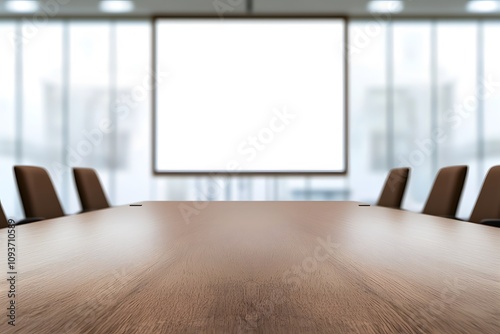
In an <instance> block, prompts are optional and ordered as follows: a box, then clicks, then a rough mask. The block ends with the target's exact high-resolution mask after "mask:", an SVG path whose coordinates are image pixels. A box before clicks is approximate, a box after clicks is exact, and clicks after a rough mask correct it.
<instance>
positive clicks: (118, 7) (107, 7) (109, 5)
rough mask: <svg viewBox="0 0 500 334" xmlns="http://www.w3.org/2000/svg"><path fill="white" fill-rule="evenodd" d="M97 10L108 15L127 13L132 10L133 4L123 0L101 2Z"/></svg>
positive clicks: (104, 0)
mask: <svg viewBox="0 0 500 334" xmlns="http://www.w3.org/2000/svg"><path fill="white" fill-rule="evenodd" d="M99 8H100V9H101V11H103V12H108V13H127V12H131V11H133V10H134V2H133V1H125V0H116V1H115V0H103V1H101V3H100V4H99Z"/></svg>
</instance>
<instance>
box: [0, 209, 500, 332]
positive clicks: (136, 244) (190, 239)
mask: <svg viewBox="0 0 500 334" xmlns="http://www.w3.org/2000/svg"><path fill="white" fill-rule="evenodd" d="M142 204H143V206H141V207H130V206H123V207H115V208H111V209H105V210H100V211H95V212H90V213H85V214H81V215H75V216H69V217H64V218H58V219H53V220H48V221H43V222H39V223H34V224H29V225H22V226H18V227H17V228H16V229H17V244H18V252H17V262H18V273H19V275H18V278H19V280H18V282H17V289H18V296H17V325H16V327H15V332H17V333H40V334H42V333H464V334H471V333H492V334H498V333H500V229H497V228H494V227H488V226H482V225H478V224H472V223H466V222H459V221H454V220H450V219H444V218H438V217H433V216H427V215H421V214H415V213H411V212H405V211H399V210H394V209H388V208H382V207H373V206H371V207H360V206H358V203H355V202H209V203H194V202H144V203H142ZM187 208H191V210H192V211H191V213H192V215H191V216H190V219H189V220H186V219H184V217H183V215H182V214H181V212H182V210H186V209H187ZM181 209H182V210H181ZM6 240H7V233H6V229H2V230H0V241H1V253H0V260H1V267H2V268H6V267H7V266H6V262H7V260H6V251H5V249H6V246H5V244H6ZM3 271H4V272H6V271H7V270H6V269H5V270H3ZM0 287H1V294H0V306H1V308H2V309H4V310H5V307H6V306H7V302H8V300H7V296H6V293H5V292H6V290H7V282H6V280H1V283H0ZM4 306H5V307H4ZM4 312H5V311H4ZM1 319H2V320H1V323H0V332H1V333H10V332H14V331H13V329H12V328H11V327H10V326H7V321H6V317H5V316H2V318H1Z"/></svg>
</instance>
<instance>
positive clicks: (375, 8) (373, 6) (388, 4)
mask: <svg viewBox="0 0 500 334" xmlns="http://www.w3.org/2000/svg"><path fill="white" fill-rule="evenodd" d="M403 8H404V4H403V1H380V0H373V1H370V2H369V3H368V11H370V12H372V13H399V12H401V11H403Z"/></svg>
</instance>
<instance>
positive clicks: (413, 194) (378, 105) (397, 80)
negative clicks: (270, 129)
mask: <svg viewBox="0 0 500 334" xmlns="http://www.w3.org/2000/svg"><path fill="white" fill-rule="evenodd" d="M26 25H29V23H26V22H21V21H16V20H10V21H8V20H3V21H0V119H2V129H1V131H0V200H1V201H2V204H3V206H4V209H5V211H6V212H7V215H8V216H10V217H15V218H21V217H22V216H23V214H22V209H21V205H20V200H19V198H18V194H17V189H16V188H17V187H16V185H15V182H14V178H13V173H12V166H13V165H15V164H34V165H40V166H43V167H45V168H47V169H48V170H49V173H50V175H51V177H52V179H53V181H54V183H55V185H56V187H57V191H58V194H59V196H60V198H61V201H62V204H63V207H64V209H65V211H66V212H67V213H74V212H78V211H79V210H80V205H79V202H78V198H77V195H76V190H75V187H74V182H73V177H72V173H71V167H73V166H86V167H92V168H95V169H96V170H97V171H98V173H99V175H100V177H101V181H102V183H103V186H104V188H105V190H106V192H107V194H108V196H109V199H110V202H111V203H112V204H113V205H120V204H126V203H130V202H136V201H142V200H205V199H208V200H343V199H352V200H359V201H365V202H371V203H373V202H375V201H376V200H377V197H378V195H379V192H380V189H381V187H382V184H383V182H384V179H385V177H386V175H387V171H388V170H389V169H390V168H393V167H397V166H409V167H411V168H412V173H411V176H410V181H409V188H408V191H407V193H406V198H405V202H404V205H403V206H404V208H406V209H410V210H417V211H419V210H421V209H422V207H423V205H424V203H425V200H426V198H427V195H428V193H429V191H430V187H431V186H432V182H433V180H434V176H435V174H436V172H437V171H438V169H439V168H441V167H443V166H447V165H455V164H467V165H469V167H470V170H469V175H468V178H467V183H466V188H465V192H464V196H463V198H462V203H461V206H460V211H459V216H460V217H463V218H467V217H468V215H469V214H470V210H471V208H472V207H473V205H474V202H475V200H476V198H477V193H478V191H479V188H480V186H481V183H482V180H483V178H484V176H485V173H486V172H487V170H488V168H489V167H491V166H492V165H495V164H500V132H499V131H498V129H497V128H498V126H497V124H498V123H499V122H500V62H498V59H499V57H500V46H499V44H498V43H497V39H498V36H499V34H500V23H498V22H495V21H488V20H485V21H472V20H468V21H467V20H462V21H456V22H454V21H450V20H433V21H429V20H427V21H425V20H412V21H399V20H398V21H394V22H384V21H381V20H353V21H350V23H349V41H348V49H347V50H348V54H349V79H348V85H349V91H350V95H349V107H350V108H349V175H348V176H346V177H341V176H335V177H329V176H309V177H285V176H283V177H272V176H259V177H253V176H252V177H250V176H237V175H236V176H232V177H220V176H217V175H212V176H206V177H202V176H192V177H181V176H178V177H166V176H153V175H152V168H151V153H152V152H151V151H152V149H151V140H152V138H151V121H152V120H151V98H150V96H151V95H150V91H151V85H150V83H151V79H152V78H151V72H150V69H151V23H150V21H141V20H116V21H115V20H113V21H110V20H54V21H50V22H49V23H45V24H41V25H38V26H37V27H36V29H33V27H31V26H30V27H28V26H26ZM16 37H17V38H16ZM340 50H342V48H339V52H341V51H340ZM168 75H169V74H168V72H167V73H165V77H164V78H156V80H157V81H159V84H161V80H168Z"/></svg>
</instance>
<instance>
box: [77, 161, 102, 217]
mask: <svg viewBox="0 0 500 334" xmlns="http://www.w3.org/2000/svg"><path fill="white" fill-rule="evenodd" d="M73 176H74V177H75V183H76V188H77V189H78V195H79V197H80V203H81V204H82V210H83V211H84V212H86V211H94V210H100V209H105V208H109V203H108V200H107V198H106V195H105V194H104V190H103V188H102V186H101V182H100V181H99V177H98V176H97V173H96V171H95V170H93V169H91V168H73Z"/></svg>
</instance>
